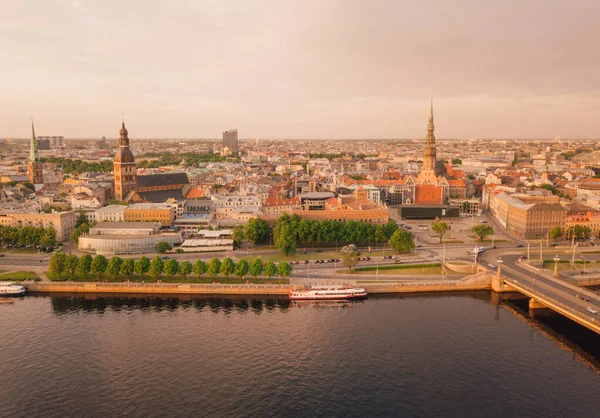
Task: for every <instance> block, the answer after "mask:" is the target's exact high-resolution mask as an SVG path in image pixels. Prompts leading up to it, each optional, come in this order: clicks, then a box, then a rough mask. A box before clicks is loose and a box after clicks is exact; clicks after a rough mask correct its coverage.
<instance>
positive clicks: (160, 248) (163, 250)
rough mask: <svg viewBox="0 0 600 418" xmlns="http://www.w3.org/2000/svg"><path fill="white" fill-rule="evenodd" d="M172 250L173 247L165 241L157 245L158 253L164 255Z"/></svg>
mask: <svg viewBox="0 0 600 418" xmlns="http://www.w3.org/2000/svg"><path fill="white" fill-rule="evenodd" d="M172 248H173V247H171V244H169V243H168V242H165V241H161V242H158V243H156V252H157V253H161V254H164V253H166V252H167V251H171V249H172Z"/></svg>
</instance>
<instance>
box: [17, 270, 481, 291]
mask: <svg viewBox="0 0 600 418" xmlns="http://www.w3.org/2000/svg"><path fill="white" fill-rule="evenodd" d="M22 284H23V285H24V286H25V287H27V289H28V290H29V291H30V292H36V293H108V294H110V293H113V294H140V295H143V294H168V295H194V294H198V295H201V294H213V295H265V296H269V295H287V294H288V293H289V291H290V286H289V285H287V284H250V283H249V284H224V283H210V284H196V283H111V282H50V283H49V282H23V283H22ZM361 286H363V287H365V288H366V289H367V291H368V292H369V293H370V294H380V293H416V292H454V291H466V290H486V289H490V288H491V276H489V275H488V274H486V273H485V272H481V273H479V274H475V275H473V276H469V277H466V278H463V279H461V280H438V281H431V280H428V281H422V280H412V281H409V280H407V281H397V282H389V283H384V282H375V283H367V284H361ZM294 287H296V286H294Z"/></svg>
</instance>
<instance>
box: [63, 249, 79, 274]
mask: <svg viewBox="0 0 600 418" xmlns="http://www.w3.org/2000/svg"><path fill="white" fill-rule="evenodd" d="M78 264H79V257H77V256H76V255H75V254H69V255H68V256H67V259H66V260H65V270H66V271H67V272H68V273H69V274H70V275H71V278H72V279H74V278H75V271H76V270H77V265H78Z"/></svg>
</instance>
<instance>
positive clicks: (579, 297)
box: [575, 294, 590, 302]
mask: <svg viewBox="0 0 600 418" xmlns="http://www.w3.org/2000/svg"><path fill="white" fill-rule="evenodd" d="M575 297H576V298H577V299H581V300H583V301H584V302H589V301H590V298H588V297H587V296H583V295H579V294H577V295H575Z"/></svg>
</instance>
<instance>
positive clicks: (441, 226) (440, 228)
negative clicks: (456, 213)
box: [431, 221, 450, 244]
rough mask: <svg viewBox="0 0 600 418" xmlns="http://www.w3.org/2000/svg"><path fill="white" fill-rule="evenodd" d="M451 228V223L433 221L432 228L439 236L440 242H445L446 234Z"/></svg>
mask: <svg viewBox="0 0 600 418" xmlns="http://www.w3.org/2000/svg"><path fill="white" fill-rule="evenodd" d="M449 229H450V225H448V224H447V223H446V222H442V221H433V222H432V223H431V230H432V231H433V232H434V233H435V235H437V236H438V237H439V239H440V244H441V243H442V242H443V238H444V235H445V234H446V232H447V231H448V230H449Z"/></svg>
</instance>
